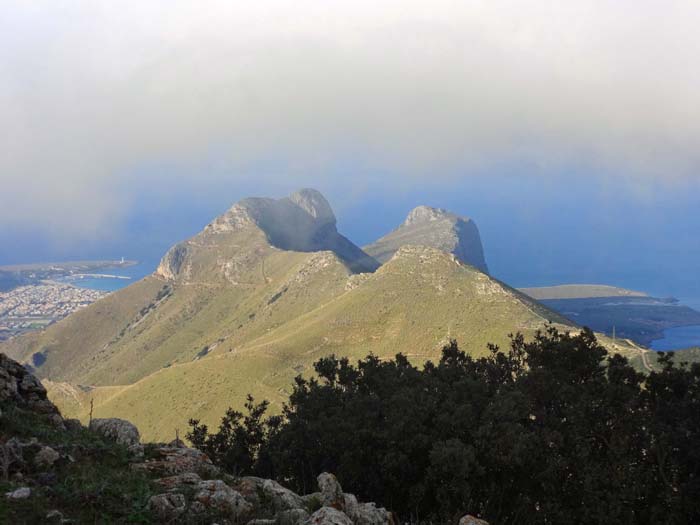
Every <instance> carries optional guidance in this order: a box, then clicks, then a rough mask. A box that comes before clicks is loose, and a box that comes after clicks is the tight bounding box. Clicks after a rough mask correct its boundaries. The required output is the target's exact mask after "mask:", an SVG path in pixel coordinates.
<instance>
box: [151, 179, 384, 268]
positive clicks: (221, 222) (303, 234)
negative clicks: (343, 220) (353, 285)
mask: <svg viewBox="0 0 700 525" xmlns="http://www.w3.org/2000/svg"><path fill="white" fill-rule="evenodd" d="M250 234H253V238H254V239H257V240H256V241H255V242H260V241H261V240H262V242H263V244H265V242H266V243H267V244H268V245H269V246H272V247H274V248H277V249H280V250H286V251H295V252H320V251H332V252H334V253H335V254H336V255H338V256H339V257H340V258H341V259H342V260H343V262H344V263H345V264H346V265H347V266H348V267H349V268H350V269H351V270H352V271H353V272H371V271H374V270H376V269H377V267H378V266H379V263H378V262H377V261H375V260H374V259H372V257H369V256H368V255H367V254H366V253H365V252H363V251H362V250H361V249H360V248H358V247H357V246H355V245H354V244H353V243H352V242H350V241H349V240H348V239H346V238H345V237H343V236H342V235H341V234H340V233H338V230H337V228H336V220H335V215H334V214H333V210H332V209H331V206H330V204H329V203H328V201H327V200H326V198H325V197H324V196H323V195H322V194H321V193H320V192H318V191H316V190H313V189H309V188H304V189H301V190H299V191H296V192H294V193H292V194H291V195H289V196H288V197H283V198H281V199H271V198H266V197H249V198H246V199H242V200H240V201H238V202H237V203H236V204H234V205H233V206H232V207H231V208H230V209H229V210H228V211H226V213H224V214H223V215H220V216H219V217H217V218H216V219H214V220H213V221H212V222H211V223H210V224H208V225H207V226H206V227H205V228H204V231H202V232H201V233H199V234H198V235H197V236H196V240H194V239H193V240H190V241H185V242H182V243H179V244H178V245H176V246H174V247H173V248H171V249H170V250H169V251H168V253H167V254H166V255H165V257H164V258H163V260H162V261H161V264H160V266H159V267H158V270H157V273H158V275H160V276H161V277H165V278H167V279H175V278H176V277H178V276H179V275H185V277H186V278H187V279H190V278H191V277H192V275H191V273H192V270H196V269H197V268H199V269H200V270H202V269H205V271H204V273H205V274H208V275H212V265H213V263H212V262H211V261H223V262H221V263H220V264H219V263H218V262H217V264H219V266H221V267H222V268H224V270H223V271H224V273H226V272H228V273H229V274H230V271H229V270H226V268H228V266H231V265H232V266H233V267H236V268H238V269H240V268H244V267H247V266H249V264H250V261H252V260H255V259H256V256H252V255H251V258H250V260H247V259H246V257H245V256H244V254H245V253H246V251H249V252H250V253H251V254H253V253H256V249H257V248H255V247H254V246H253V245H252V244H250V243H251V242H252V241H250V238H248V239H249V240H247V241H245V242H244V243H241V244H237V243H238V242H239V241H236V240H234V239H233V238H232V237H231V236H244V237H245V236H246V235H250ZM261 234H264V237H262V235H261ZM234 246H237V248H236V249H235V250H234V248H233V247H234ZM234 252H235V253H234ZM198 254H199V255H198ZM202 258H205V259H207V260H208V261H209V262H208V263H207V264H202V262H201V261H200V262H197V260H198V259H202ZM234 259H235V260H239V259H241V261H239V262H236V263H235V264H234V263H233V262H231V261H232V260H234ZM244 259H245V260H247V262H243V260H244ZM226 261H228V262H226ZM227 265H228V266H227ZM200 273H201V271H200ZM214 273H216V272H214ZM229 277H230V276H229ZM202 278H203V277H200V279H202ZM206 278H207V279H208V278H209V277H206ZM229 280H231V279H229ZM234 280H236V279H234Z"/></svg>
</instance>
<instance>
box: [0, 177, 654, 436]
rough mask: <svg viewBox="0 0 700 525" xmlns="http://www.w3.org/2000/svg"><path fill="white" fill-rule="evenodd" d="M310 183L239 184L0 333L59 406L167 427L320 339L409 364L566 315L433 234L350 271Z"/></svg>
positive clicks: (273, 378)
mask: <svg viewBox="0 0 700 525" xmlns="http://www.w3.org/2000/svg"><path fill="white" fill-rule="evenodd" d="M322 199H323V198H322V197H321V196H320V194H318V193H317V192H316V193H314V192H312V191H311V190H305V191H304V192H300V193H299V194H294V195H293V196H291V197H290V198H288V199H286V200H285V199H282V200H280V201H273V200H271V199H246V200H244V201H242V203H239V204H237V205H235V206H234V207H232V208H231V209H230V210H229V211H228V212H226V213H225V214H224V215H222V216H221V217H219V218H217V219H216V220H214V221H213V222H212V223H211V224H210V225H208V226H207V227H206V228H205V229H204V230H203V231H202V232H201V233H199V234H198V235H196V236H195V237H193V238H191V239H189V240H186V241H184V242H182V243H179V244H178V245H176V246H174V247H173V248H172V249H171V250H170V251H169V252H168V253H167V254H166V256H165V257H164V258H163V260H162V262H161V265H160V266H159V268H158V270H157V271H156V272H155V273H154V274H153V275H152V276H149V277H147V278H146V279H144V280H142V281H140V282H138V283H136V284H134V285H132V286H130V287H128V288H125V289H123V290H121V291H119V292H116V293H114V294H112V295H110V296H108V297H107V298H105V299H104V300H102V301H99V302H97V303H95V304H93V305H91V306H89V307H87V308H85V309H83V310H81V311H79V312H77V313H76V314H74V315H72V316H70V317H68V318H67V319H65V320H64V321H62V322H59V323H57V324H55V325H53V326H51V327H49V328H48V329H47V330H45V331H44V332H42V333H38V334H32V335H31V336H28V337H20V338H17V339H14V340H12V341H10V342H8V343H6V344H5V345H4V346H2V347H0V348H1V349H2V351H4V352H6V353H8V354H9V355H10V356H11V357H14V358H17V359H19V360H22V361H24V362H27V363H30V364H33V365H34V366H35V368H36V373H37V375H39V376H40V377H41V378H42V379H44V380H45V382H46V384H47V388H48V390H49V392H50V395H51V397H52V399H53V400H54V402H55V403H56V404H57V405H58V406H59V407H60V408H61V410H62V411H63V412H64V413H65V414H67V415H69V416H74V417H80V418H83V419H85V418H86V417H87V414H88V412H89V407H90V402H91V401H93V402H94V415H95V416H100V417H103V416H104V417H106V416H109V417H123V418H125V419H128V420H131V421H133V422H134V423H136V424H137V425H138V426H139V428H141V430H142V432H143V433H144V435H145V437H146V438H147V439H167V438H170V437H172V435H173V433H174V429H175V428H180V429H183V428H185V427H186V424H187V420H188V419H189V418H192V417H196V418H198V419H200V420H202V421H204V422H207V423H215V422H216V421H217V420H218V418H219V417H220V416H221V414H223V412H224V411H225V409H226V408H227V407H228V406H231V405H233V406H240V405H242V403H243V401H244V399H245V396H246V395H247V394H248V393H251V394H253V395H254V396H256V397H257V398H259V399H262V398H265V399H269V400H270V401H271V402H272V408H273V409H279V408H280V406H281V403H282V401H283V400H284V399H286V398H287V397H288V395H289V393H290V391H291V387H292V384H293V379H294V377H295V376H296V375H298V374H304V375H309V374H311V372H312V370H313V369H312V364H313V362H314V361H316V360H317V359H318V358H320V357H323V356H326V355H329V354H336V355H338V356H347V357H350V358H352V359H360V358H362V357H365V356H366V355H367V354H369V353H373V354H375V355H377V356H379V357H380V358H382V359H386V358H391V357H393V356H394V355H395V354H397V353H399V352H402V353H404V354H405V355H407V356H408V357H409V358H410V359H411V360H412V361H413V362H414V363H416V364H417V365H422V364H423V363H424V362H425V361H426V360H427V359H436V358H438V357H439V355H440V352H441V349H442V347H443V346H444V345H445V344H446V343H447V342H448V341H449V340H450V339H455V340H457V341H458V343H459V345H460V347H461V348H462V349H464V350H466V351H467V352H469V353H470V354H472V355H483V354H485V353H486V352H487V351H488V350H487V344H488V343H496V344H499V345H505V344H507V343H508V334H511V333H515V332H523V333H524V334H525V335H526V336H531V335H532V334H533V333H534V332H535V331H536V330H538V329H541V328H542V327H543V326H545V324H547V323H555V324H557V325H559V326H560V327H562V328H563V329H565V330H572V331H576V330H578V328H576V327H575V326H574V325H573V324H572V323H571V322H570V321H568V320H566V319H565V318H563V317H561V316H559V315H558V314H556V313H554V312H553V311H551V310H549V309H547V308H546V307H544V306H542V305H541V304H540V303H538V302H536V301H534V300H533V299H531V298H529V297H527V296H526V295H524V294H522V293H521V292H518V291H517V290H514V289H512V288H510V287H508V286H507V285H505V284H503V283H500V282H499V281H497V280H495V279H493V278H491V277H489V276H488V275H486V274H485V273H482V272H481V271H479V270H477V269H476V268H474V267H473V266H470V265H468V264H464V263H463V262H461V260H460V259H459V257H458V256H456V255H454V254H452V253H448V252H446V251H441V250H439V249H436V248H430V247H425V246H403V247H401V248H398V251H397V252H396V253H395V254H394V255H393V257H392V258H391V259H390V260H388V262H386V263H385V264H384V265H383V266H381V267H380V268H379V269H377V270H376V271H375V272H374V273H354V272H353V271H352V270H351V268H355V269H357V267H358V265H360V266H362V265H367V264H368V262H367V261H368V260H371V258H370V259H368V256H367V255H366V254H365V253H364V252H362V250H360V249H359V248H357V247H355V246H354V245H350V246H348V244H347V243H349V241H347V239H345V238H344V237H342V236H340V234H338V233H337V231H336V230H335V219H334V217H333V216H332V212H331V211H330V207H329V206H328V204H327V203H326V202H325V200H322ZM280 202H281V204H279V203H280ZM270 210H272V211H270ZM280 210H281V211H280ZM279 214H283V215H284V218H285V221H284V224H280V223H279V221H278V222H274V220H273V219H274V218H275V217H277V215H279ZM273 240H274V241H275V242H274V243H273ZM275 243H276V244H275ZM283 246H284V247H283ZM292 248H294V249H292ZM319 248H320V249H319ZM324 248H327V249H324ZM603 343H604V344H605V340H603ZM616 350H617V351H621V352H623V353H624V352H627V353H628V354H629V355H631V356H638V355H640V353H641V352H643V349H639V348H636V347H629V348H627V347H626V346H625V345H624V344H620V343H618V345H617V348H616Z"/></svg>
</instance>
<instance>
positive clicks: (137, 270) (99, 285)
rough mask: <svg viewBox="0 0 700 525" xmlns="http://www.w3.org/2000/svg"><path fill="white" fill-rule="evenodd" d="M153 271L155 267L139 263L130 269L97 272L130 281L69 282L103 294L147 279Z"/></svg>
mask: <svg viewBox="0 0 700 525" xmlns="http://www.w3.org/2000/svg"><path fill="white" fill-rule="evenodd" d="M153 270H155V266H154V265H153V264H148V263H139V264H136V265H134V266H129V267H128V268H105V269H103V270H100V271H98V272H96V273H103V274H109V275H118V276H121V277H128V279H114V278H109V277H100V278H92V277H86V278H84V279H70V280H69V281H67V282H69V283H70V284H72V285H74V286H79V287H80V288H90V289H92V290H101V291H103V292H114V291H116V290H120V289H122V288H125V287H127V286H129V285H130V284H133V283H135V282H136V281H138V280H140V279H143V278H144V277H146V275H148V274H150V273H152V272H153Z"/></svg>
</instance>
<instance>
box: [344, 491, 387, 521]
mask: <svg viewBox="0 0 700 525" xmlns="http://www.w3.org/2000/svg"><path fill="white" fill-rule="evenodd" d="M347 496H352V495H351V494H347ZM345 504H346V508H345V513H346V514H347V515H348V516H349V517H350V519H351V520H352V522H353V523H354V524H355V525H394V515H393V514H392V513H391V512H389V511H388V510H386V509H385V508H383V507H377V506H376V505H375V504H374V503H358V502H357V499H356V498H355V497H354V496H352V498H347V497H346V499H345Z"/></svg>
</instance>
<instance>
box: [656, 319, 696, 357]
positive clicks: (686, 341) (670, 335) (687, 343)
mask: <svg viewBox="0 0 700 525" xmlns="http://www.w3.org/2000/svg"><path fill="white" fill-rule="evenodd" d="M692 346H700V325H695V326H679V327H678V328H669V329H668V330H664V337H663V339H656V340H654V341H652V342H651V348H652V350H660V351H662V352H665V351H669V350H682V349H683V348H690V347H692Z"/></svg>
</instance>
